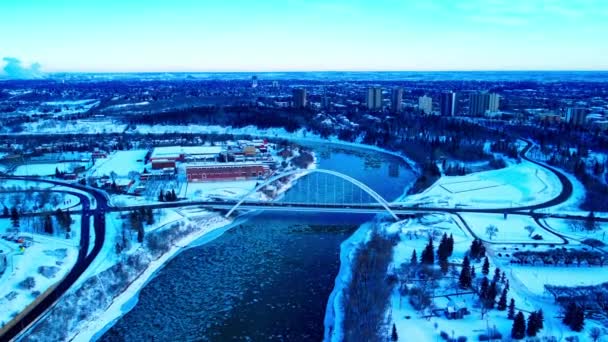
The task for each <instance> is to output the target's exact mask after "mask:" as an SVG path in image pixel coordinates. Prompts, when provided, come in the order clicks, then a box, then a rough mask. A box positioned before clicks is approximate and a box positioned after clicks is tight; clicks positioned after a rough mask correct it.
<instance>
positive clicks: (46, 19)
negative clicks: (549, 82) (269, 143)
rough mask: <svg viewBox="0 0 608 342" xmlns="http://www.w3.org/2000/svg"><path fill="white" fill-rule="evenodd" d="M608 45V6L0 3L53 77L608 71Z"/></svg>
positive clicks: (1, 37)
mask: <svg viewBox="0 0 608 342" xmlns="http://www.w3.org/2000/svg"><path fill="white" fill-rule="evenodd" d="M606 37H608V1H606V0H470V1H465V0H462V1H457V0H454V1H452V0H426V1H422V0H421V1H416V0H369V1H367V0H349V1H342V0H325V1H322V0H232V1H230V0H198V1H195V0H173V1H169V0H167V1H160V0H146V1H129V0H52V1H50V0H49V1H47V0H38V1H36V0H2V1H0V58H1V57H16V58H19V59H21V60H22V61H23V62H24V63H27V64H29V63H34V62H39V63H40V64H41V65H42V70H44V71H284V70H504V69H507V70H532V69H534V70H538V69H551V70H553V69H562V70H564V69H566V70H574V69H591V70H598V69H602V70H606V69H608V43H607V41H608V38H606ZM1 63H2V61H1V60H0V65H1Z"/></svg>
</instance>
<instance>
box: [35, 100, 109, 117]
mask: <svg viewBox="0 0 608 342" xmlns="http://www.w3.org/2000/svg"><path fill="white" fill-rule="evenodd" d="M99 103H100V101H99V100H95V99H88V100H63V101H48V102H43V103H41V106H42V107H47V108H51V109H52V111H51V112H50V113H49V114H52V115H53V116H56V117H57V116H62V115H69V114H78V113H84V112H87V111H89V110H90V109H91V108H93V107H95V106H98V105H99ZM55 109H58V110H59V111H58V112H55V111H54V110H55Z"/></svg>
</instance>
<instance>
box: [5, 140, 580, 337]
mask: <svg viewBox="0 0 608 342" xmlns="http://www.w3.org/2000/svg"><path fill="white" fill-rule="evenodd" d="M523 140H525V139H523ZM525 141H526V142H527V143H528V145H527V146H526V147H525V148H524V149H523V150H522V151H521V153H520V156H521V158H522V159H524V160H526V161H528V162H531V163H533V164H536V165H538V166H540V167H543V168H546V169H548V170H549V171H551V172H552V173H553V174H555V175H556V176H557V177H558V179H559V181H560V183H561V184H562V191H561V192H560V194H559V195H558V196H556V197H555V198H553V199H551V200H549V201H547V202H544V203H540V204H535V205H528V206H521V207H513V208H492V209H472V208H425V207H405V206H401V207H399V209H402V210H412V211H430V210H432V211H442V212H447V213H457V212H485V213H507V212H508V213H511V212H521V211H528V210H529V211H530V212H529V213H522V214H524V215H532V216H534V213H533V211H534V210H536V209H543V208H548V207H552V206H555V205H557V204H560V203H563V202H565V201H566V200H567V199H568V198H570V196H571V195H572V192H573V186H572V183H571V182H570V180H569V179H568V177H566V176H565V175H564V174H563V173H562V172H561V171H559V170H557V169H555V168H553V167H551V166H548V165H546V164H544V163H540V162H537V161H534V160H532V159H530V158H528V157H527V156H526V154H527V153H528V152H529V151H530V149H532V147H533V146H534V144H533V143H532V142H531V141H530V140H525ZM1 178H4V179H18V180H29V181H37V182H46V183H50V184H55V185H60V186H65V187H71V188H73V189H77V190H80V191H85V192H87V193H89V194H90V195H92V196H93V197H94V198H95V201H96V203H97V205H96V208H95V209H91V208H90V203H89V200H88V198H87V197H86V196H84V195H83V194H81V193H76V192H74V193H73V194H74V195H76V196H78V197H79V198H80V199H81V202H82V203H83V204H82V207H83V210H82V234H81V240H80V251H79V254H78V260H77V262H76V264H75V265H74V267H73V268H72V270H71V271H70V272H69V273H68V275H67V276H66V277H65V278H64V279H63V280H62V281H61V282H60V283H59V284H58V285H57V286H56V287H55V288H54V289H53V290H52V292H51V293H50V294H49V295H48V296H46V297H45V298H44V299H43V300H42V301H40V302H39V303H38V304H37V305H36V306H35V307H34V308H32V309H31V310H30V311H29V312H28V313H27V314H25V315H24V316H23V317H22V318H21V319H20V320H19V321H18V322H16V323H15V324H13V326H11V327H10V329H9V330H8V331H6V332H5V333H4V335H2V336H0V340H11V339H13V338H15V337H16V336H17V335H18V334H19V333H20V332H22V331H25V330H26V329H27V328H28V327H29V326H30V325H31V324H32V323H34V322H36V321H37V320H38V319H39V318H40V317H42V316H43V315H44V313H45V312H47V310H48V309H49V308H50V307H51V306H52V305H53V304H54V303H55V302H56V301H57V300H58V299H59V298H60V297H61V296H62V295H63V294H64V293H65V292H66V291H67V290H68V289H69V288H70V287H71V286H72V285H73V284H74V283H75V282H76V280H77V279H78V278H79V277H80V276H81V275H82V274H83V273H84V272H85V271H86V269H87V268H88V267H89V265H90V264H91V263H92V262H93V260H94V259H95V257H97V255H98V254H99V252H100V250H101V248H102V247H103V244H104V238H105V213H106V212H107V211H118V210H132V209H135V208H138V207H155V208H169V207H180V206H191V205H198V204H201V205H204V204H213V202H173V203H163V204H153V205H144V206H134V207H125V208H115V207H109V206H108V199H107V198H106V196H105V194H103V193H102V192H100V191H99V190H97V189H93V188H89V187H85V186H82V185H79V184H69V183H64V182H59V181H54V180H43V179H40V178H36V177H16V176H2V177H1ZM215 204H218V203H217V202H216V203H215ZM223 204H226V203H223ZM395 209H397V208H395ZM91 215H94V229H95V244H94V246H93V249H92V251H91V253H90V254H88V255H87V254H86V253H87V251H88V247H89V244H90V234H89V228H90V227H89V222H90V216H91ZM465 224H466V223H465Z"/></svg>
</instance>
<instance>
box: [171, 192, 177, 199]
mask: <svg viewBox="0 0 608 342" xmlns="http://www.w3.org/2000/svg"><path fill="white" fill-rule="evenodd" d="M171 201H177V195H176V194H175V189H171Z"/></svg>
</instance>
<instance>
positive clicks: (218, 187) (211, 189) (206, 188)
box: [186, 180, 258, 200]
mask: <svg viewBox="0 0 608 342" xmlns="http://www.w3.org/2000/svg"><path fill="white" fill-rule="evenodd" d="M257 183H258V181H256V180H247V181H226V182H189V183H187V186H186V197H187V198H189V199H192V200H201V199H209V198H212V197H214V198H225V199H237V198H241V197H242V196H244V195H245V194H246V193H247V192H249V191H250V190H253V189H254V188H255V186H256V184H257Z"/></svg>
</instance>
